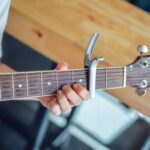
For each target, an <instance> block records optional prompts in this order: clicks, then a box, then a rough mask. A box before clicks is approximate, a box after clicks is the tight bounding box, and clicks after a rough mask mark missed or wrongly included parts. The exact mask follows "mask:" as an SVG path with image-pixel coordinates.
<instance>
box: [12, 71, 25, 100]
mask: <svg viewBox="0 0 150 150" xmlns="http://www.w3.org/2000/svg"><path fill="white" fill-rule="evenodd" d="M13 84H14V98H23V97H27V96H28V94H27V83H26V73H16V74H13Z"/></svg>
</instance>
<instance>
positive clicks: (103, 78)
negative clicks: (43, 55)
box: [2, 72, 150, 86]
mask: <svg viewBox="0 0 150 150" xmlns="http://www.w3.org/2000/svg"><path fill="white" fill-rule="evenodd" d="M99 75H100V76H99ZM102 75H104V76H102ZM120 75H122V76H120ZM85 76H86V75H84V74H83V76H81V75H80V77H79V76H77V77H78V78H75V77H74V80H75V81H76V82H78V81H77V80H80V79H82V80H84V79H86V80H88V77H85ZM65 77H66V76H65ZM114 77H115V78H116V77H117V78H118V77H120V78H123V74H122V73H120V72H119V73H113V74H111V76H107V78H108V79H109V80H107V81H110V80H111V79H112V80H115V79H114ZM53 78H54V79H53ZM97 78H100V79H98V80H96V81H103V80H105V79H106V76H105V74H97ZM149 78H150V77H144V78H142V77H128V76H127V79H134V80H136V79H149ZM38 79H41V78H40V77H39V76H38V77H35V78H34V79H30V81H31V80H32V82H28V84H30V85H31V84H34V83H35V84H37V83H38V82H41V80H38ZM49 79H50V80H49ZM62 79H64V81H65V82H72V79H66V78H61V80H62ZM43 80H44V81H43V82H42V83H43V84H47V83H48V82H49V81H52V82H56V79H55V77H51V78H43ZM45 80H48V81H45ZM11 81H12V79H10V80H7V81H4V82H3V81H2V86H7V85H8V86H9V85H10V86H11V85H12V84H10V83H7V82H11ZM14 81H15V85H19V84H21V85H24V84H25V85H26V84H27V83H26V80H25V79H23V78H20V79H17V80H16V79H14ZM18 81H19V82H20V83H16V82H18ZM5 82H6V83H5ZM61 82H62V81H59V83H61Z"/></svg>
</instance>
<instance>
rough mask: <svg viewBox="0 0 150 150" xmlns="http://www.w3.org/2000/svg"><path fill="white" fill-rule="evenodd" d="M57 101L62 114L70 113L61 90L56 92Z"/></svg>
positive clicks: (69, 107)
mask: <svg viewBox="0 0 150 150" xmlns="http://www.w3.org/2000/svg"><path fill="white" fill-rule="evenodd" d="M57 100H58V103H59V105H60V108H61V111H62V112H70V111H71V105H70V104H69V101H68V99H67V97H66V96H65V95H64V94H63V93H62V91H61V90H59V91H58V92H57Z"/></svg>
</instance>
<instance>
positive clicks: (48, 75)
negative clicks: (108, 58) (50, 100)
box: [0, 33, 150, 101]
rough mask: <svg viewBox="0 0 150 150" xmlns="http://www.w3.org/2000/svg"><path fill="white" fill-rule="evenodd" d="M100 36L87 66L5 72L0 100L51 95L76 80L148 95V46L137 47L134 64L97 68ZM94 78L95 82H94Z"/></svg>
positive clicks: (0, 83)
mask: <svg viewBox="0 0 150 150" xmlns="http://www.w3.org/2000/svg"><path fill="white" fill-rule="evenodd" d="M97 38H98V34H97V33H95V34H94V35H93V36H92V38H91V40H90V42H89V45H88V48H87V52H86V57H85V68H84V69H72V70H67V71H58V70H52V71H50V70H48V71H30V72H16V73H1V74H0V100H1V101H5V100H12V99H18V100H19V99H25V98H34V97H43V96H51V95H55V94H56V91H57V90H58V89H60V88H61V87H62V85H65V84H68V85H72V84H73V83H80V84H81V85H83V86H84V87H86V88H87V89H89V90H95V89H96V90H107V89H115V88H125V87H133V88H136V89H137V90H136V91H137V94H138V95H140V96H144V95H145V94H146V89H147V88H149V86H150V84H149V83H150V75H149V66H150V57H149V56H144V53H146V52H148V48H147V47H146V46H145V45H140V46H139V47H138V49H137V50H138V52H140V55H141V56H139V57H138V58H137V59H136V61H134V62H133V63H131V64H130V65H127V66H124V67H107V68H96V63H95V62H94V60H93V61H91V60H92V59H91V56H92V51H93V47H94V44H95V42H96V39H97ZM95 60H98V59H95ZM92 64H93V65H92ZM93 68H94V72H93ZM91 70H92V71H91ZM91 77H92V78H91ZM91 80H93V81H92V82H90V81H91ZM93 83H94V84H93ZM90 85H94V86H91V87H93V88H94V89H90ZM92 92H93V91H92ZM94 92H95V91H94Z"/></svg>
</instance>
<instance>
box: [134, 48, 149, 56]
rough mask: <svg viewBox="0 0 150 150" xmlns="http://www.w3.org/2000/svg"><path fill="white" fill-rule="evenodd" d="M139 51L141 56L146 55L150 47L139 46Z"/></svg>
mask: <svg viewBox="0 0 150 150" xmlns="http://www.w3.org/2000/svg"><path fill="white" fill-rule="evenodd" d="M137 51H138V52H139V53H140V55H141V56H143V55H144V54H145V53H147V52H148V47H147V46H146V45H139V46H138V47H137Z"/></svg>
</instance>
